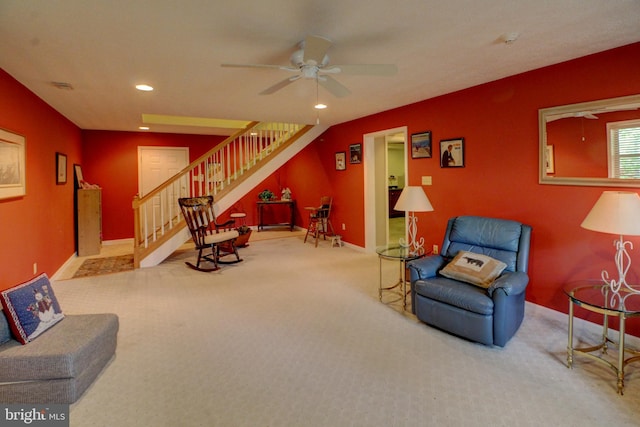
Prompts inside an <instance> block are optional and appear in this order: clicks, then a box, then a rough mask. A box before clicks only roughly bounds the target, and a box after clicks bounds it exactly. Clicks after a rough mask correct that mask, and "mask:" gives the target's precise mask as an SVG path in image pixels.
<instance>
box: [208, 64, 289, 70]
mask: <svg viewBox="0 0 640 427" xmlns="http://www.w3.org/2000/svg"><path fill="white" fill-rule="evenodd" d="M220 66H221V67H224V68H275V69H279V68H282V65H268V64H220Z"/></svg>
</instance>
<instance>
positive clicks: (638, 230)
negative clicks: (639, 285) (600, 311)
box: [581, 191, 640, 293]
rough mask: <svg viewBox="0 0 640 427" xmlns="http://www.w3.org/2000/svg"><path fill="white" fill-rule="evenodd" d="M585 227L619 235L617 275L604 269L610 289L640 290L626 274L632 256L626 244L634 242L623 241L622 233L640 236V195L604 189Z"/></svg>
mask: <svg viewBox="0 0 640 427" xmlns="http://www.w3.org/2000/svg"><path fill="white" fill-rule="evenodd" d="M581 227H582V228H586V229H587V230H593V231H599V232H601V233H609V234H617V235H619V236H620V238H619V239H617V240H614V242H613V244H614V246H615V247H616V255H615V258H614V259H615V263H616V268H617V270H618V278H617V279H616V278H611V279H610V278H609V273H608V272H607V271H606V270H602V280H603V281H604V282H605V283H607V284H608V285H609V287H610V288H611V291H612V292H614V293H617V292H619V291H620V289H621V287H622V286H624V287H625V288H626V290H627V291H629V292H634V293H640V289H635V288H633V287H631V286H629V285H628V284H627V281H626V277H625V276H626V274H627V272H628V271H629V268H630V267H631V257H630V256H629V252H627V246H629V247H630V248H631V249H633V244H632V243H631V242H629V241H624V238H623V235H627V236H640V196H638V193H635V192H632V191H604V192H603V193H602V195H601V196H600V198H599V199H598V201H597V202H596V204H595V205H594V206H593V208H591V211H590V212H589V214H588V215H587V217H586V218H585V219H584V221H582V224H581Z"/></svg>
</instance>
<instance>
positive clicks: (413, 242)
mask: <svg viewBox="0 0 640 427" xmlns="http://www.w3.org/2000/svg"><path fill="white" fill-rule="evenodd" d="M393 208H394V209H395V210H397V211H404V212H408V213H409V242H408V244H407V247H408V248H409V252H411V253H412V254H418V253H422V252H423V251H424V237H421V238H420V239H419V240H418V239H416V233H417V232H418V218H417V217H416V215H415V212H431V211H433V206H431V202H430V201H429V198H428V197H427V195H426V194H425V192H424V190H423V189H422V187H420V186H411V185H410V186H407V187H404V189H403V190H402V193H400V197H399V198H398V201H397V202H396V205H395V206H394V207H393ZM400 245H403V246H404V239H400Z"/></svg>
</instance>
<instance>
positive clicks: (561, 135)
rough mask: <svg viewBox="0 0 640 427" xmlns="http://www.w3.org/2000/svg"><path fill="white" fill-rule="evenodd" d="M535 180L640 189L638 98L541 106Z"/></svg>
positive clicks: (559, 183)
mask: <svg viewBox="0 0 640 427" xmlns="http://www.w3.org/2000/svg"><path fill="white" fill-rule="evenodd" d="M538 120H539V136H540V147H539V182H540V184H554V185H587V186H607V187H640V95H631V96H624V97H620V98H610V99H603V100H599V101H591V102H582V103H578V104H571V105H562V106H557V107H549V108H543V109H540V110H539V111H538Z"/></svg>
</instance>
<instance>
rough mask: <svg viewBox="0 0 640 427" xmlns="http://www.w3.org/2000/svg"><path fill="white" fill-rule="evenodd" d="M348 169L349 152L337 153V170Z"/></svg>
mask: <svg viewBox="0 0 640 427" xmlns="http://www.w3.org/2000/svg"><path fill="white" fill-rule="evenodd" d="M345 169H347V153H345V152H344V151H339V152H337V153H336V170H337V171H343V170H345Z"/></svg>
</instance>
